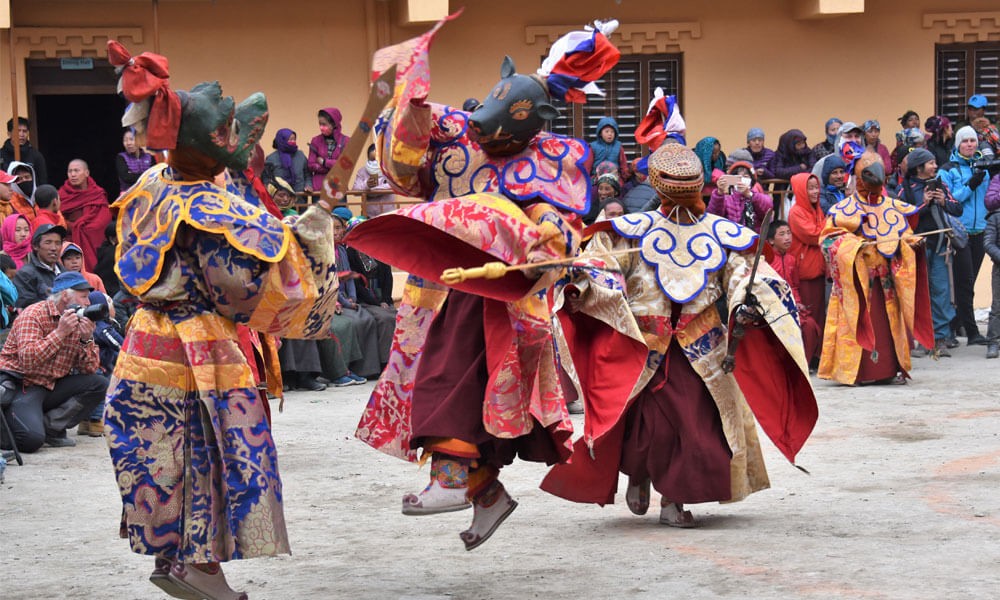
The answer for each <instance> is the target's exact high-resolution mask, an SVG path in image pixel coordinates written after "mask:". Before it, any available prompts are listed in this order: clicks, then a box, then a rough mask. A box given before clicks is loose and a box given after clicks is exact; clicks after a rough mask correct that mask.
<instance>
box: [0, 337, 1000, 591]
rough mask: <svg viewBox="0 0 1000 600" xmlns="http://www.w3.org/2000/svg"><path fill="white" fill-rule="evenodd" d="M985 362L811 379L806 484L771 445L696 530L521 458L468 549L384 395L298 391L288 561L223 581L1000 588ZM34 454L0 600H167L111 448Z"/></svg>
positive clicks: (285, 472)
mask: <svg viewBox="0 0 1000 600" xmlns="http://www.w3.org/2000/svg"><path fill="white" fill-rule="evenodd" d="M984 353H985V348H983V347H981V346H980V347H974V348H967V347H965V346H963V347H961V348H959V349H957V350H955V351H954V354H955V356H954V358H951V359H942V360H940V361H938V362H935V361H932V360H930V359H926V358H923V359H916V360H915V366H914V369H913V373H912V375H913V381H912V382H911V383H910V385H907V386H882V387H863V388H849V387H840V386H835V385H832V384H829V383H827V382H819V381H817V380H814V384H815V386H816V391H817V397H818V399H819V404H820V420H819V424H818V426H817V428H816V431H815V432H814V434H813V436H812V438H811V439H810V441H809V442H808V443H807V444H806V447H805V448H804V449H803V451H802V453H801V454H800V455H799V462H800V464H801V465H803V466H804V467H806V468H807V469H809V470H810V472H811V475H806V474H803V473H801V472H799V471H798V470H796V469H795V468H794V467H792V466H791V465H789V464H788V463H787V462H786V461H785V460H784V459H782V458H781V457H780V455H779V454H778V452H777V451H776V450H775V449H774V448H773V446H771V445H770V442H768V441H764V446H765V454H766V458H767V460H768V468H769V472H770V477H771V483H772V488H771V489H770V490H766V491H763V492H761V493H758V494H754V495H752V496H751V497H750V498H748V499H747V500H745V501H743V502H740V503H737V504H731V505H718V504H706V505H695V506H692V507H691V508H692V510H693V511H694V513H695V516H696V518H697V519H698V520H699V521H700V524H701V526H700V527H699V528H697V529H690V530H678V529H672V528H668V527H663V526H660V525H658V524H657V520H656V516H657V510H656V509H655V508H653V509H651V510H650V513H649V514H647V515H646V516H645V517H636V516H633V515H632V514H631V513H629V511H628V509H627V508H626V507H625V505H624V503H623V500H620V501H619V503H618V504H615V505H612V506H607V507H605V508H600V507H597V506H589V505H586V506H585V505H576V504H571V503H568V502H565V501H562V500H560V499H557V498H555V497H553V496H549V495H547V494H545V493H544V492H542V491H540V490H539V489H538V487H537V486H538V482H539V481H540V479H541V477H542V476H543V474H544V469H543V468H542V467H540V466H537V465H531V464H524V463H518V464H515V465H514V466H512V467H511V468H509V469H505V470H504V472H503V481H504V482H505V483H506V485H507V487H508V489H509V490H510V491H511V493H512V495H513V496H514V497H515V498H516V499H517V500H518V501H519V502H520V506H519V507H518V509H517V510H516V511H515V512H514V513H513V514H512V515H511V517H510V518H509V519H508V520H507V522H506V523H505V524H504V525H503V526H502V527H501V528H500V529H499V530H498V531H497V533H496V535H494V536H493V538H492V539H491V540H490V541H489V542H487V543H486V544H485V545H483V546H482V547H481V548H479V549H477V550H475V551H473V552H466V551H465V550H464V548H463V546H462V544H461V542H460V540H459V538H458V532H459V531H461V530H463V529H465V527H466V526H467V524H468V521H469V519H471V516H472V514H471V511H469V512H458V513H450V514H445V515H438V516H432V517H417V518H414V517H406V516H403V515H402V514H400V511H399V506H400V497H401V496H402V495H403V494H404V493H406V492H409V491H416V490H418V489H419V488H421V487H422V486H423V484H424V482H425V480H426V477H427V472H426V468H425V469H424V470H422V471H418V470H417V469H416V467H415V466H413V465H410V464H407V463H404V462H402V461H400V460H398V459H394V458H391V457H388V456H384V455H382V454H381V453H379V452H376V451H374V450H372V449H370V448H369V447H367V446H365V445H364V444H362V443H361V442H359V441H357V440H356V439H354V436H353V433H354V427H355V425H356V423H357V421H358V417H359V415H360V414H361V410H362V408H363V406H364V404H365V402H366V400H367V396H368V393H369V392H370V390H371V387H372V386H371V384H369V385H367V386H357V387H350V388H346V389H339V390H330V391H326V392H316V393H292V394H289V397H288V400H287V401H286V404H285V411H284V413H282V414H276V418H275V424H274V432H275V438H276V441H277V444H278V451H279V457H280V461H281V462H280V468H281V475H282V479H283V481H284V486H285V514H286V518H287V521H288V527H289V534H290V536H291V541H292V549H293V552H294V554H293V555H292V556H284V557H278V558H273V559H258V560H252V561H237V562H235V563H232V564H230V565H229V566H228V567H227V572H228V576H229V579H230V581H231V582H233V584H234V587H236V588H238V589H245V590H246V591H248V592H249V594H250V597H251V598H252V599H254V600H257V599H262V598H266V599H280V600H286V599H305V598H322V599H326V598H365V599H367V598H374V599H382V598H386V599H400V600H403V599H406V600H418V599H419V600H429V599H437V598H456V599H465V598H470V599H486V598H498V599H499V598H574V599H581V598H588V599H589V598H807V599H824V598H876V599H879V598H886V599H888V598H906V599H924V598H926V599H932V598H933V599H937V598H950V599H954V598H996V597H997V595H998V592H1000V494H998V493H997V491H998V483H1000V393H998V389H1000V374H998V369H1000V361H986V360H985V359H984V358H983V356H984ZM275 408H276V404H275ZM575 423H576V425H577V426H578V428H580V427H581V426H582V420H581V418H580V417H576V418H575ZM26 459H27V464H26V465H25V466H23V467H18V466H16V465H13V466H10V467H8V469H7V473H6V482H5V483H4V484H3V485H0V554H2V557H3V572H2V575H0V598H3V599H6V600H15V599H17V600H21V599H25V600H28V599H31V600H35V599H48V598H102V599H140V598H141V599H147V598H166V596H165V595H164V594H162V593H161V592H160V591H159V589H158V588H154V587H153V586H152V585H151V584H150V583H149V582H148V581H147V579H146V578H147V576H148V575H149V571H150V570H151V568H152V560H151V559H150V558H148V557H142V556H138V555H135V554H132V553H131V552H130V550H129V547H128V543H127V542H126V541H125V540H121V539H118V538H117V532H118V518H119V513H120V506H121V505H120V499H119V496H118V490H117V487H116V485H115V481H114V477H113V473H112V470H111V466H110V461H109V458H108V452H107V448H106V446H105V443H104V441H103V439H91V438H80V439H78V445H77V447H76V448H69V449H51V448H45V449H44V450H43V451H41V452H39V453H37V454H33V455H28V456H26ZM620 489H621V491H622V492H624V482H623V483H622V487H621V488H620ZM654 502H655V498H654Z"/></svg>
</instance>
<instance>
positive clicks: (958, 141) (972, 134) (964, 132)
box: [955, 125, 979, 150]
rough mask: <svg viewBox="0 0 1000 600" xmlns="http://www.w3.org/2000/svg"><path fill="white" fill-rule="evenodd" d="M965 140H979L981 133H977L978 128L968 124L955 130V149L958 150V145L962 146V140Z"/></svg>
mask: <svg viewBox="0 0 1000 600" xmlns="http://www.w3.org/2000/svg"><path fill="white" fill-rule="evenodd" d="M965 140H976V142H978V141H979V135H978V134H977V133H976V130H975V129H973V128H972V127H970V126H968V125H966V126H965V127H962V128H961V129H959V130H958V131H956V132H955V150H958V147H959V146H961V145H962V142H963V141H965Z"/></svg>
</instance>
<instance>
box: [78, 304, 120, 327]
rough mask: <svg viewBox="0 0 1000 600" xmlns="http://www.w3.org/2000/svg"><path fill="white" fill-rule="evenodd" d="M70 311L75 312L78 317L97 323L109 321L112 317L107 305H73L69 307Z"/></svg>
mask: <svg viewBox="0 0 1000 600" xmlns="http://www.w3.org/2000/svg"><path fill="white" fill-rule="evenodd" d="M69 310H71V311H73V312H74V313H75V314H76V316H77V317H79V318H81V319H90V320H91V321H93V322H95V323H96V322H98V321H107V320H108V317H110V316H111V311H110V310H109V309H108V305H107V304H91V305H90V306H80V305H79V304H73V305H70V306H69Z"/></svg>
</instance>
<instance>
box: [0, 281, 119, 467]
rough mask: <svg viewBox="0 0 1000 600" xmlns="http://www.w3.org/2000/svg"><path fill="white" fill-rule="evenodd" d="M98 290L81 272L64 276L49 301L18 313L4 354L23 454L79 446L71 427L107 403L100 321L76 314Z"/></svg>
mask: <svg viewBox="0 0 1000 600" xmlns="http://www.w3.org/2000/svg"><path fill="white" fill-rule="evenodd" d="M92 290H93V288H91V287H90V284H89V283H87V280H86V279H84V277H83V275H81V274H80V273H77V272H76V271H67V272H65V273H61V274H59V275H58V276H56V278H55V280H54V282H53V285H52V292H51V294H50V295H49V297H48V298H47V299H46V300H44V301H42V302H37V303H35V304H32V305H31V306H29V307H27V308H26V309H24V311H22V312H21V314H20V315H18V317H17V319H16V320H15V321H14V325H13V327H11V330H10V335H8V336H7V341H6V343H5V344H4V346H3V350H0V386H2V390H0V391H2V393H4V394H14V399H13V401H12V403H11V406H10V410H9V413H8V414H7V415H5V416H6V417H7V419H8V422H9V424H10V427H11V431H12V432H13V434H14V441H15V442H17V447H18V449H19V450H20V451H21V452H35V451H36V450H38V449H39V448H41V447H42V444H48V445H49V446H53V447H56V448H61V447H67V446H75V445H76V442H75V441H74V440H71V439H69V438H67V437H66V429H67V428H69V427H73V426H74V425H76V424H77V423H79V422H80V421H81V420H83V419H86V418H87V415H89V414H90V413H91V411H93V410H94V407H96V406H97V405H98V404H100V403H101V402H102V401H103V400H104V394H105V393H106V392H107V389H108V379H107V378H106V377H104V376H103V375H99V374H98V373H97V368H98V366H99V365H100V356H99V353H98V349H97V346H96V345H95V344H94V322H93V321H91V320H90V319H88V318H86V317H82V316H79V315H78V314H77V310H76V308H77V307H84V306H87V305H89V304H90V300H89V298H88V297H87V296H88V294H89V293H90V292H91V291H92Z"/></svg>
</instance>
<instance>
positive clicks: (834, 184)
mask: <svg viewBox="0 0 1000 600" xmlns="http://www.w3.org/2000/svg"><path fill="white" fill-rule="evenodd" d="M846 168H847V165H846V164H844V159H842V158H840V157H839V156H837V155H835V154H834V155H831V156H830V157H828V158H827V159H826V160H824V161H823V170H822V171H821V175H820V183H821V186H820V194H819V197H820V200H819V205H820V208H822V209H823V214H824V215H825V214H826V213H828V212H830V209H831V208H832V207H833V205H834V204H836V203H838V202H840V201H841V200H843V199H844V198H846V197H847V194H846V193H845V189H846V187H847V172H846V171H845V169H846ZM813 175H815V173H813Z"/></svg>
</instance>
